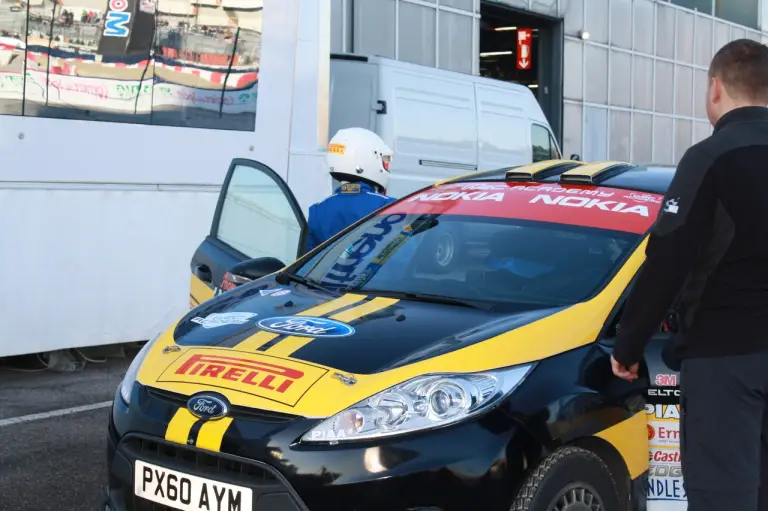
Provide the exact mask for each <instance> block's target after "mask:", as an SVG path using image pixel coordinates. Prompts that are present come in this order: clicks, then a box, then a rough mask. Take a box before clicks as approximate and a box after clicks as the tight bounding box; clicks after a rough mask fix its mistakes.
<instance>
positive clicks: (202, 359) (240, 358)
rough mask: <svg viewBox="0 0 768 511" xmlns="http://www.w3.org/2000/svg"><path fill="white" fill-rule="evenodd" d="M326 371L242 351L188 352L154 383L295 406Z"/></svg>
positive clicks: (206, 349) (209, 350) (193, 350)
mask: <svg viewBox="0 0 768 511" xmlns="http://www.w3.org/2000/svg"><path fill="white" fill-rule="evenodd" d="M327 372H328V370H327V369H324V368H322V367H318V366H314V365H309V364H303V363H298V362H294V361H292V360H282V359H279V358H275V357H270V356H269V355H263V354H252V353H243V352H241V351H234V350H225V349H211V348H199V349H190V350H188V351H187V352H186V353H185V354H184V355H182V356H181V357H179V358H178V359H176V360H175V361H174V362H172V363H171V364H170V365H169V366H168V367H167V368H166V369H165V371H163V374H161V375H160V377H159V378H158V379H157V381H158V382H161V383H197V384H200V385H205V386H207V387H213V388H220V389H229V390H234V391H237V392H242V393H245V394H250V395H252V396H258V397H261V398H264V399H269V400H271V401H276V402H278V403H282V404H284V405H288V406H295V405H296V403H298V402H299V399H301V397H302V396H303V395H304V393H305V392H306V391H307V390H309V388H310V387H312V385H314V384H315V383H316V382H317V381H318V380H319V379H320V378H322V377H323V375H324V374H325V373H327Z"/></svg>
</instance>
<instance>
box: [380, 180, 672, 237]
mask: <svg viewBox="0 0 768 511" xmlns="http://www.w3.org/2000/svg"><path fill="white" fill-rule="evenodd" d="M662 199H663V197H662V196H661V195H658V194H652V193H638V192H633V191H629V190H620V189H614V188H606V187H598V186H586V185H552V184H536V185H526V184H521V183H514V182H511V183H494V184H486V185H481V184H478V183H448V184H445V185H440V186H436V187H434V188H431V189H429V190H427V191H422V192H417V193H415V194H413V195H411V196H409V197H407V198H406V199H405V200H403V201H401V202H398V203H397V204H394V205H392V206H391V207H389V208H387V209H386V210H384V211H383V212H382V213H383V214H387V215H391V214H397V213H400V214H449V215H471V216H487V217H497V218H511V219H519V220H538V221H542V222H554V223H561V224H568V225H578V226H583V227H596V228H601V229H612V230H617V231H625V232H633V233H637V234H641V233H644V232H646V231H647V230H648V229H649V228H650V226H651V224H653V222H654V221H655V219H656V217H657V216H658V213H659V209H660V208H661V203H662Z"/></svg>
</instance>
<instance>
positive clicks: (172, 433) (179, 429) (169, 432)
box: [165, 408, 197, 445]
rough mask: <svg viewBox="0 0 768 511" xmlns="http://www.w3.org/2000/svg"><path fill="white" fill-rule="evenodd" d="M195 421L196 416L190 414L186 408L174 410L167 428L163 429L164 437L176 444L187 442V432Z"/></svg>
mask: <svg viewBox="0 0 768 511" xmlns="http://www.w3.org/2000/svg"><path fill="white" fill-rule="evenodd" d="M196 422H197V417H195V416H194V415H192V413H190V411H189V410H187V409H186V408H179V409H178V410H176V413H175V414H174V416H173V418H172V419H171V422H169V423H168V429H166V430H165V439H166V440H168V441H169V442H176V443H177V444H184V445H186V444H187V439H188V438H189V432H190V431H191V430H192V426H194V425H195V423H196Z"/></svg>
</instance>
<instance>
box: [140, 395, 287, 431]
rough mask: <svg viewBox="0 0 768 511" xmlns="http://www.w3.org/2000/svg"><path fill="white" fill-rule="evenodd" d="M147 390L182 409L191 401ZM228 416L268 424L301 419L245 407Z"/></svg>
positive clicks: (154, 397)
mask: <svg viewBox="0 0 768 511" xmlns="http://www.w3.org/2000/svg"><path fill="white" fill-rule="evenodd" d="M145 388H146V391H147V394H148V395H149V396H150V397H152V398H153V399H157V400H160V401H164V402H166V403H171V404H173V405H175V406H179V407H182V408H183V407H185V406H187V400H188V399H189V396H185V395H184V394H177V393H175V392H169V391H167V390H160V389H155V388H150V387H145ZM227 415H229V416H230V417H234V418H235V419H245V420H251V421H256V422H261V423H267V424H285V423H287V422H290V421H292V420H294V419H298V418H299V417H298V416H297V415H291V414H288V413H280V412H272V411H269V410H258V409H255V408H248V407H245V406H230V409H229V413H228V414H227Z"/></svg>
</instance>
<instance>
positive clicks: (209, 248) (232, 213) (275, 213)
mask: <svg viewBox="0 0 768 511" xmlns="http://www.w3.org/2000/svg"><path fill="white" fill-rule="evenodd" d="M306 236H307V221H306V219H305V218H304V214H303V213H302V211H301V208H300V207H299V204H298V202H297V201H296V197H295V196H294V195H293V193H292V192H291V190H290V189H289V188H288V185H287V184H286V183H285V181H284V180H283V179H282V178H281V177H280V176H279V175H278V174H277V173H276V172H275V171H273V170H272V169H270V168H269V167H267V166H266V165H264V164H263V163H260V162H257V161H253V160H247V159H241V158H236V159H234V160H232V163H231V164H230V166H229V171H228V172H227V176H226V178H225V179H224V184H223V186H222V188H221V192H220V194H219V201H218V203H217V205H216V211H215V213H214V216H213V222H212V224H211V232H210V234H208V236H206V238H205V239H204V240H203V242H202V243H201V244H200V246H199V247H198V249H197V251H196V252H195V254H194V256H193V257H192V264H191V269H192V277H191V282H190V293H189V304H190V307H196V306H197V305H199V304H200V303H202V302H204V301H206V300H208V299H210V298H212V297H213V296H215V295H218V294H220V293H222V292H224V291H228V290H229V289H231V288H233V287H235V286H236V285H237V282H236V281H233V280H232V277H231V276H227V277H226V278H225V276H226V275H227V273H228V272H229V270H230V269H232V268H233V267H234V266H236V265H238V264H239V263H244V262H246V261H249V260H252V259H257V258H271V259H266V261H267V262H268V263H269V262H270V261H271V262H272V268H273V270H277V269H279V268H281V267H283V266H285V265H287V264H288V263H291V262H293V261H294V260H295V259H296V258H297V257H298V256H299V255H300V254H301V253H302V252H303V250H304V247H305V245H306ZM260 260H262V261H263V260H265V259H260ZM266 273H271V272H270V271H267V272H266Z"/></svg>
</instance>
